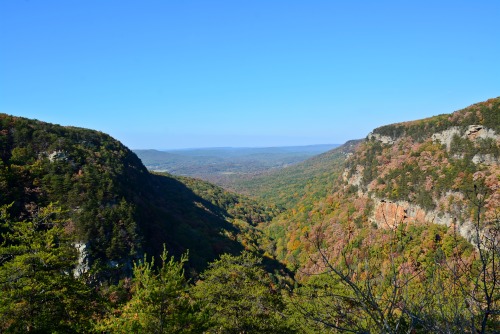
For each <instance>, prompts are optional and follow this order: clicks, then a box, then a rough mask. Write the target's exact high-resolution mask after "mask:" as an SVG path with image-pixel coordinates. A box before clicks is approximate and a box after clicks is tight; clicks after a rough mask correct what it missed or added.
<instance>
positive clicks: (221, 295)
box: [194, 252, 293, 333]
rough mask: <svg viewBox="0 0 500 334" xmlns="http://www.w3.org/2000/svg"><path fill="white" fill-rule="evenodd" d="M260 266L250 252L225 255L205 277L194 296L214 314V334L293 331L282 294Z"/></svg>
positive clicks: (211, 266)
mask: <svg viewBox="0 0 500 334" xmlns="http://www.w3.org/2000/svg"><path fill="white" fill-rule="evenodd" d="M260 263H261V260H260V259H259V258H257V257H255V256H254V255H252V254H251V253H249V252H244V253H243V254H242V255H240V256H232V255H229V254H224V255H222V256H221V258H220V260H218V261H215V262H214V263H212V264H211V265H210V267H209V269H207V270H206V271H205V272H204V273H203V274H202V275H201V281H199V282H198V284H197V285H196V286H195V288H194V295H195V297H196V298H197V299H198V300H200V301H201V302H202V303H203V304H204V305H205V310H206V311H208V312H209V314H210V317H211V322H212V326H211V328H210V333H292V332H293V329H292V328H290V327H289V326H288V325H287V322H286V318H285V317H284V315H283V313H284V310H285V305H284V303H283V300H282V298H281V294H280V291H279V290H278V289H277V287H276V285H274V284H273V282H272V280H271V279H270V278H269V275H268V274H267V273H266V272H265V271H264V270H263V269H262V268H261V267H260Z"/></svg>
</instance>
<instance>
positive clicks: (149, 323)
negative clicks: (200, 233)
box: [97, 250, 205, 333]
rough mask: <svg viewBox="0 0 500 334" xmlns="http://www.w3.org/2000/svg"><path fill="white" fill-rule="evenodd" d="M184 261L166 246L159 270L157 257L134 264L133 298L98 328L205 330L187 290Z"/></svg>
mask: <svg viewBox="0 0 500 334" xmlns="http://www.w3.org/2000/svg"><path fill="white" fill-rule="evenodd" d="M186 261H187V255H184V256H182V258H181V260H180V261H178V262H177V261H175V260H174V258H173V257H170V258H169V257H168V254H167V251H166V250H164V251H163V254H162V256H161V266H160V267H159V268H158V270H155V267H154V259H152V260H151V262H148V261H147V259H146V257H144V261H143V262H141V263H139V264H135V266H134V288H133V296H132V298H131V300H130V301H129V302H128V303H126V304H125V306H124V307H123V308H122V309H121V310H119V311H118V312H117V313H116V314H114V315H112V316H110V317H109V318H108V319H105V320H103V321H102V322H101V323H100V324H99V325H98V326H97V329H98V330H100V331H105V332H112V333H201V332H203V329H204V328H205V327H204V326H205V325H204V323H205V320H204V316H203V313H201V312H199V309H198V308H197V305H196V303H194V302H193V301H192V300H191V299H190V298H189V295H188V293H187V289H188V282H187V280H186V279H185V277H184V270H183V265H184V263H185V262H186Z"/></svg>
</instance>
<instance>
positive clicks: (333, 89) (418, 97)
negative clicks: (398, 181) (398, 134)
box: [0, 0, 500, 149]
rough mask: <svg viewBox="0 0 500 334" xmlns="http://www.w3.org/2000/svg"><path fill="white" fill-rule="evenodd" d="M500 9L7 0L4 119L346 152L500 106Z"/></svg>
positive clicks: (176, 139) (1, 94)
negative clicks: (403, 128) (453, 115)
mask: <svg viewBox="0 0 500 334" xmlns="http://www.w3.org/2000/svg"><path fill="white" fill-rule="evenodd" d="M499 17H500V1H496V0H495V1H460V0H455V1H445V0H443V1H435V0H434V1H425V0H424V1H383V0H380V1H333V0H331V1H316V0H308V1H293V0H287V1H285V0H266V1H265V0H253V1H249V0H232V1H216V0H213V1H208V0H204V1H189V0H182V1H181V0H162V1H154V0H144V1H139V0H136V1H127V0H119V1H114V0H106V1H102V0H85V1H83V0H80V1H77V0H64V1H50V0H43V1H42V0H25V1H20V0H19V1H15V0H0V112H3V113H7V114H12V115H17V116H23V117H29V118H36V119H39V120H43V121H48V122H52V123H58V124H62V125H73V126H80V127H86V128H92V129H97V130H100V131H103V132H106V133H109V134H111V135H113V136H114V137H116V138H117V139H119V140H121V141H122V142H123V143H124V144H125V145H127V146H128V147H130V148H133V149H138V148H157V149H167V148H185V147H210V146H283V145H307V144H319V143H343V142H345V141H346V140H349V139H354V138H362V137H365V136H366V135H367V133H368V132H370V131H371V130H372V129H373V128H375V127H377V126H381V125H384V124H388V123H394V122H399V121H406V120H412V119H419V118H423V117H428V116H432V115H436V114H442V113H449V112H452V111H454V110H457V109H461V108H463V107H466V106H468V105H470V104H472V103H475V102H479V101H483V100H486V99H488V98H491V97H497V96H500V62H499V60H500V42H499V41H500V39H499V38H500V37H499V36H500V23H499Z"/></svg>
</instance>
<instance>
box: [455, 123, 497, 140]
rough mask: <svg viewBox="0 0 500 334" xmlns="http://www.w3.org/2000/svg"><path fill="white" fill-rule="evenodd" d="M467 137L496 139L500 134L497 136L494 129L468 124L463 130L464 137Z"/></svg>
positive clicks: (471, 138) (472, 138)
mask: <svg viewBox="0 0 500 334" xmlns="http://www.w3.org/2000/svg"><path fill="white" fill-rule="evenodd" d="M465 137H467V138H468V139H470V140H475V139H479V138H481V139H487V138H491V139H495V140H498V139H499V138H500V136H498V135H497V134H496V133H495V131H493V130H491V129H487V128H485V127H484V126H482V125H469V127H468V128H467V130H466V131H465V135H464V138H465Z"/></svg>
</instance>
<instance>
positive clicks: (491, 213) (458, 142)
mask: <svg viewBox="0 0 500 334" xmlns="http://www.w3.org/2000/svg"><path fill="white" fill-rule="evenodd" d="M499 134H500V98H495V99H490V100H488V101H486V102H482V103H478V104H475V105H472V106H470V107H468V108H465V109H463V110H459V111H457V112H454V113H452V114H448V115H440V116H435V117H431V118H428V119H424V120H419V121H413V122H406V123H399V124H393V125H388V126H384V127H381V128H378V129H375V130H374V131H373V133H371V134H369V135H368V137H367V138H366V139H365V140H364V141H363V142H361V143H360V144H359V145H357V146H356V148H355V151H354V152H353V154H349V156H348V157H347V159H345V164H344V163H341V164H340V165H341V166H339V165H336V164H333V163H332V164H331V165H330V166H331V167H330V168H331V170H337V172H336V173H334V174H333V175H331V176H332V177H335V179H334V180H331V183H330V184H329V189H331V191H330V192H328V193H326V194H324V192H323V191H319V192H318V193H319V194H321V195H322V196H321V197H320V198H315V200H314V201H313V203H312V204H311V201H310V199H309V198H307V196H306V197H304V198H300V196H298V197H299V199H298V200H295V201H294V202H293V201H292V202H293V203H294V205H293V206H291V207H290V209H289V210H288V211H287V212H285V213H284V214H282V215H281V216H279V217H277V218H275V219H274V220H273V222H272V223H271V224H269V225H267V226H266V227H265V228H264V229H265V231H266V233H267V234H268V237H269V238H268V240H272V241H271V242H270V243H269V244H268V245H266V246H265V248H266V249H267V250H268V251H269V252H272V253H273V254H275V255H276V256H277V258H278V259H280V260H282V261H285V263H287V264H288V265H289V266H290V267H292V268H300V267H303V266H311V265H312V264H311V255H312V257H314V254H315V253H317V252H318V248H317V244H316V246H315V242H317V241H318V238H319V239H321V240H322V242H324V243H325V244H326V245H329V246H328V249H330V250H331V254H335V251H334V249H335V247H337V254H338V248H339V247H341V246H340V245H342V244H343V243H345V240H346V238H348V239H349V240H351V241H352V240H357V241H356V242H358V246H359V245H361V244H363V243H364V244H365V245H367V244H368V243H370V242H371V243H372V245H373V246H375V245H377V243H378V242H381V240H383V238H386V237H384V232H383V230H387V229H391V228H393V227H394V226H397V225H398V224H403V225H405V226H406V225H412V226H425V228H424V229H423V230H422V229H421V228H417V230H419V231H420V232H418V233H417V232H416V230H415V231H414V233H417V234H416V235H414V236H412V238H417V239H418V240H424V239H420V238H425V236H424V234H425V235H427V234H426V233H424V232H425V231H429V230H433V229H434V230H435V231H439V232H436V233H437V234H438V235H439V240H442V239H443V238H444V237H445V236H447V237H446V238H452V236H453V234H454V231H457V232H459V233H460V234H462V235H463V236H464V237H466V238H468V239H469V240H471V238H472V237H475V236H476V234H475V233H474V232H475V231H474V227H475V226H477V223H478V221H479V220H480V221H481V223H484V224H483V227H484V226H487V225H488V222H493V223H494V222H498V217H499V214H500V212H499V211H498V208H499V207H500V206H499V204H500V202H499V201H500V191H499V189H500V188H499V184H500V168H499V159H500V135H499ZM339 169H340V170H339ZM324 180H327V179H323V181H324ZM282 187H283V188H282V189H284V190H285V192H286V189H287V186H286V185H283V186H282ZM282 189H279V190H278V192H282ZM319 189H322V188H319ZM308 192H309V193H314V190H312V191H308ZM263 194H264V195H263V196H266V192H265V191H264V192H263ZM299 194H300V193H299ZM478 199H479V200H478ZM478 202H479V203H480V204H481V205H480V207H478ZM478 209H480V211H479V213H478ZM429 223H438V224H441V225H443V226H442V227H431V225H429ZM346 231H348V232H346ZM346 233H347V234H346ZM422 233H424V234H422ZM379 238H382V239H379ZM436 238H438V237H436ZM369 240H371V241H369ZM436 240H437V239H436ZM447 240H449V239H447ZM450 240H451V239H450ZM422 242H423V241H422Z"/></svg>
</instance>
